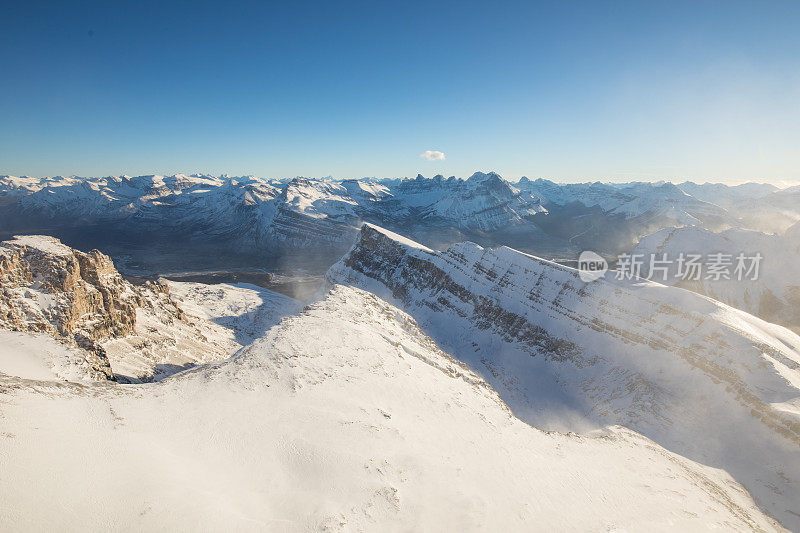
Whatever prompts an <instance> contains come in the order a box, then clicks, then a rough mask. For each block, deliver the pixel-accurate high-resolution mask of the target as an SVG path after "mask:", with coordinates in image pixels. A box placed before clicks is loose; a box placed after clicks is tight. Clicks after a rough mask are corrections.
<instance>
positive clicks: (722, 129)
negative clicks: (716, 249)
mask: <svg viewBox="0 0 800 533" xmlns="http://www.w3.org/2000/svg"><path fill="white" fill-rule="evenodd" d="M56 4H57V3H55V2H48V3H37V2H16V3H12V2H5V3H4V4H3V7H2V8H0V68H2V71H1V72H2V74H3V82H2V83H0V173H3V174H7V173H10V174H14V175H19V174H29V175H55V174H64V175H66V174H78V175H109V174H122V173H127V174H145V173H147V174H149V173H162V174H164V173H175V172H184V173H193V172H208V173H214V174H219V173H230V174H255V175H259V176H269V177H286V176H295V175H306V176H326V175H333V176H336V177H353V176H355V177H360V176H409V175H410V176H413V175H416V174H417V173H418V172H421V173H423V174H425V175H432V174H435V173H442V174H444V175H451V174H454V175H458V176H466V175H469V174H471V173H472V172H474V171H475V170H496V171H498V172H500V173H501V174H503V175H504V176H507V177H510V178H517V177H519V176H522V175H527V176H532V177H550V178H556V179H560V180H564V181H575V180H588V179H604V180H624V181H627V180H631V179H659V178H664V179H684V178H692V179H695V180H700V181H704V180H714V181H719V180H728V181H741V180H746V179H755V180H768V181H780V180H788V181H800V149H798V147H800V31H798V29H797V28H798V27H800V2H786V3H782V2H771V1H766V2H736V1H726V2H705V1H699V0H698V1H694V2H685V3H684V2H658V3H655V2H653V3H647V2H601V1H592V2H546V3H535V2H520V3H503V2H491V3H489V2H486V3H473V2H463V1H462V2H426V3H411V2H408V3H399V2H364V3H351V2H326V3H305V2H286V3H269V2H252V3H237V2H229V3H225V4H222V3H205V2H154V3H149V2H127V3H117V2H98V3H72V2H62V3H58V5H56ZM112 4H113V5H112ZM426 150H438V151H441V152H443V153H444V154H445V159H443V160H441V159H440V160H433V161H431V160H427V159H424V158H422V157H420V154H422V153H423V152H424V151H426Z"/></svg>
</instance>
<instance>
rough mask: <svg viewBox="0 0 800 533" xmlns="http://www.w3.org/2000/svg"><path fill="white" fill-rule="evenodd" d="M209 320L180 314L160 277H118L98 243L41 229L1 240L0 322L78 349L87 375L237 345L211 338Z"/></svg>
mask: <svg viewBox="0 0 800 533" xmlns="http://www.w3.org/2000/svg"><path fill="white" fill-rule="evenodd" d="M206 326H208V327H206ZM213 326H214V325H213V324H210V325H207V324H205V323H204V321H202V320H200V319H196V318H195V319H191V318H189V317H187V316H186V315H185V313H184V312H183V310H182V309H181V308H180V307H179V306H178V305H177V304H176V302H175V301H174V299H172V298H171V297H170V294H169V287H168V286H167V285H166V284H164V283H161V282H155V283H152V282H148V283H146V284H145V285H143V286H134V285H132V284H131V283H129V282H127V281H125V279H124V278H123V277H122V276H121V275H120V274H119V272H117V270H116V268H114V264H113V262H112V261H111V259H110V258H109V257H108V256H106V255H104V254H102V253H100V252H99V251H97V250H92V251H91V252H89V253H84V252H81V251H78V250H74V249H72V248H70V247H68V246H65V245H63V244H61V242H59V241H58V240H57V239H54V238H52V237H43V236H20V237H16V238H15V239H13V240H10V241H5V242H3V243H0V327H2V328H6V329H9V330H12V331H23V332H38V333H44V334H48V335H51V336H53V337H55V338H56V339H58V340H59V341H61V342H62V343H66V344H68V345H71V346H75V347H78V348H80V349H82V351H83V353H84V354H85V356H84V358H85V364H84V365H83V366H85V367H86V369H87V377H88V378H89V379H109V380H114V379H117V378H121V379H122V380H123V381H129V380H134V381H138V380H143V379H144V380H147V379H152V378H154V377H158V376H161V375H166V374H167V373H169V372H171V371H173V372H174V371H175V370H177V369H180V368H181V367H185V365H187V364H194V363H196V362H202V361H207V360H214V359H221V358H224V357H226V356H227V355H229V353H230V352H231V351H233V350H234V349H235V348H236V347H235V346H233V345H232V344H231V343H230V342H221V343H217V342H214V341H213V339H211V338H210V337H212V335H211V334H209V331H207V330H208V328H212V327H213ZM211 333H213V332H211ZM112 367H113V368H112ZM118 367H119V368H121V369H122V371H124V373H123V375H121V376H120V375H115V373H116V374H119V370H117V368H118Z"/></svg>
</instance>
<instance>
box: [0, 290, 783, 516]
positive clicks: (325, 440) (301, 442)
mask: <svg viewBox="0 0 800 533" xmlns="http://www.w3.org/2000/svg"><path fill="white" fill-rule="evenodd" d="M2 388H3V391H4V394H3V396H2V397H3V403H2V413H3V417H2V419H0V427H1V428H2V433H1V434H2V437H1V438H2V441H0V443H2V444H0V446H2V454H0V470H1V471H2V472H3V476H2V481H0V500H2V501H3V505H2V506H0V520H2V523H4V524H5V525H6V526H7V527H9V528H10V529H17V530H19V529H48V530H53V529H70V528H72V527H75V526H78V525H80V527H81V528H82V529H93V530H100V529H102V530H120V529H127V528H129V527H130V526H131V525H132V524H135V525H136V527H137V528H141V529H159V530H187V531H188V530H197V529H201V530H221V529H225V530H265V529H266V530H280V531H309V530H320V529H324V530H365V529H366V530H381V531H384V530H438V531H442V530H449V531H454V530H475V531H477V530H486V529H492V530H501V529H511V530H527V529H531V528H533V529H541V530H564V529H573V530H599V529H604V530H611V529H626V528H634V529H649V530H666V529H675V528H678V529H706V528H714V527H716V528H724V529H728V530H751V529H762V530H774V529H776V528H778V526H777V524H775V523H774V522H773V521H772V520H771V519H769V518H767V517H765V516H764V515H763V514H762V513H761V511H760V510H759V509H758V508H757V507H756V506H755V504H754V503H753V501H752V500H751V499H750V497H749V496H748V494H747V493H746V492H745V491H744V490H743V489H742V488H741V487H740V486H739V485H738V484H737V483H736V482H735V481H734V480H733V479H731V477H730V476H729V475H728V474H726V473H725V472H723V471H721V470H718V469H714V468H709V467H707V466H701V465H699V464H697V463H694V462H692V461H690V460H687V459H684V458H682V457H679V456H677V455H675V454H673V453H670V452H668V451H666V450H664V449H663V448H661V447H660V446H658V445H657V444H655V443H653V442H652V441H649V440H647V439H645V438H644V437H642V436H640V435H638V434H636V433H634V432H632V431H630V430H626V429H623V428H616V427H614V428H608V430H607V431H605V432H603V433H598V434H593V435H586V436H578V435H567V434H560V433H552V432H550V433H548V432H543V431H540V430H537V429H535V428H533V427H531V426H528V425H526V424H525V423H523V422H521V421H519V420H518V419H516V418H514V417H513V416H512V414H511V413H510V411H509V410H508V409H507V408H506V407H505V405H504V404H503V402H502V401H501V400H500V398H499V397H498V396H497V395H496V394H495V393H494V392H493V391H492V389H491V388H490V387H489V386H488V385H487V384H486V383H485V382H484V381H483V380H482V379H481V378H480V377H478V376H477V375H475V374H473V373H472V372H471V371H469V370H468V369H466V368H465V367H464V366H463V365H462V364H460V363H458V362H456V361H455V360H453V359H452V358H450V357H448V356H447V355H446V354H444V353H443V352H441V351H440V350H439V349H437V348H436V346H435V344H434V343H433V342H432V341H431V340H430V339H429V338H428V337H427V336H425V335H424V334H423V333H422V332H421V331H420V330H419V329H418V328H417V327H416V325H415V323H414V321H413V320H412V319H411V317H409V316H408V315H406V314H405V313H403V312H401V311H399V310H398V309H396V308H394V307H392V306H391V305H389V304H387V303H385V302H383V301H381V300H380V299H378V298H377V297H375V296H374V295H371V294H369V293H366V292H364V291H361V290H359V289H355V288H352V287H345V286H336V287H333V288H332V290H331V292H330V293H329V294H328V295H327V296H326V297H325V299H323V300H322V301H321V302H319V303H317V304H314V305H312V306H310V307H308V308H307V309H306V310H305V311H303V312H302V313H301V314H300V315H298V316H295V317H292V318H288V319H285V320H284V321H283V322H281V324H280V325H278V326H276V327H275V328H273V329H271V330H270V331H269V332H268V333H267V334H266V335H265V336H264V337H263V338H261V339H259V340H258V341H256V342H255V343H254V344H252V345H251V346H249V347H248V348H246V349H244V350H243V351H241V352H239V353H238V354H237V356H236V357H234V358H233V359H232V360H230V361H229V362H226V363H222V364H217V365H211V366H206V367H203V368H200V369H198V370H195V371H191V372H186V373H183V374H180V375H178V376H176V377H174V378H172V379H168V380H166V381H163V382H160V383H155V384H145V385H140V386H125V387H120V386H113V385H96V386H88V385H77V384H64V383H55V382H44V381H30V380H21V379H12V378H8V377H2ZM32 420H35V423H34V424H32V423H31V421H32ZM53 450H58V453H53Z"/></svg>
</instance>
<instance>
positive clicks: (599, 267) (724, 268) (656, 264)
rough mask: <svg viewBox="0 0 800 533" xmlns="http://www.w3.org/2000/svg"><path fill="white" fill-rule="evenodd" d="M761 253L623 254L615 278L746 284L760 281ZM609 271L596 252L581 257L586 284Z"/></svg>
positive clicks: (582, 254) (579, 259) (615, 266)
mask: <svg viewBox="0 0 800 533" xmlns="http://www.w3.org/2000/svg"><path fill="white" fill-rule="evenodd" d="M763 259H764V256H762V255H761V254H760V253H758V252H756V253H751V254H746V253H744V252H742V253H739V254H735V255H734V254H726V253H720V252H716V253H709V254H705V255H704V254H694V253H683V252H681V253H680V254H678V255H677V257H669V256H668V255H667V254H666V253H658V254H649V255H648V254H621V255H619V256H618V257H617V260H616V263H615V265H614V270H613V273H614V277H615V279H619V280H623V279H629V280H634V279H646V280H651V281H661V282H667V281H669V280H674V281H704V280H707V281H723V280H735V281H743V280H750V281H756V280H758V276H759V273H760V268H761V262H762V260H763ZM607 270H609V265H608V262H607V261H606V260H605V259H603V258H602V257H601V256H600V255H598V254H597V253H595V252H591V251H588V250H587V251H585V252H581V255H580V256H579V257H578V271H579V272H578V273H579V275H580V278H581V279H582V280H583V281H587V282H588V281H595V280H598V279H600V278H601V277H603V274H605V273H606V271H607Z"/></svg>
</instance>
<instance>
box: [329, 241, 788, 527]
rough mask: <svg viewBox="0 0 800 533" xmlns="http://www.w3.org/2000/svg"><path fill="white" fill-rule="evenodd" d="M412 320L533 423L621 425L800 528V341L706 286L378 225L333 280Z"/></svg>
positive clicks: (567, 427)
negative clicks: (437, 244)
mask: <svg viewBox="0 0 800 533" xmlns="http://www.w3.org/2000/svg"><path fill="white" fill-rule="evenodd" d="M328 277H329V279H330V280H331V281H333V282H337V283H346V284H351V285H355V286H358V287H361V288H363V289H366V290H369V291H371V292H373V293H375V294H377V295H378V296H380V297H382V298H384V299H386V300H387V301H390V302H394V303H396V305H398V306H399V307H401V308H402V309H404V310H405V311H406V312H408V313H409V314H411V315H412V316H414V318H415V319H416V320H417V321H418V322H419V324H420V326H421V328H422V329H423V330H424V331H425V332H426V333H427V334H428V335H430V336H431V337H432V338H433V340H434V341H436V342H437V343H438V345H439V346H440V347H441V348H442V349H444V350H445V351H447V352H448V353H449V354H451V355H452V356H454V357H456V358H458V359H459V360H461V361H463V362H465V363H467V364H469V365H470V366H471V368H472V369H474V370H476V371H478V372H480V373H481V374H482V375H483V376H484V378H485V379H487V381H488V382H489V383H490V384H491V385H492V387H494V388H495V390H497V392H498V393H499V394H500V396H501V397H502V398H503V399H504V400H505V401H506V403H508V404H509V406H510V407H511V408H512V409H513V411H514V413H515V414H516V415H517V416H519V417H520V418H521V419H522V420H525V421H528V422H530V423H531V424H532V425H534V426H537V427H541V428H546V429H558V430H575V431H583V430H587V429H591V428H593V427H602V426H605V425H609V424H620V425H624V426H626V427H629V428H631V429H634V430H636V431H639V432H641V433H642V434H644V435H645V436H647V437H649V438H651V439H653V440H654V441H655V442H657V443H658V444H660V445H662V446H664V447H665V448H667V449H669V450H671V451H673V452H676V453H679V454H681V455H683V456H685V457H688V458H691V459H693V460H696V461H698V462H701V463H703V464H707V465H711V466H714V467H717V468H721V469H724V470H726V471H727V472H729V473H730V474H731V475H732V476H733V477H734V478H735V479H736V480H737V481H739V482H740V483H742V484H743V485H744V486H745V487H746V488H747V489H748V490H749V491H750V493H751V494H752V495H753V496H754V497H755V499H756V501H757V502H759V504H760V505H761V506H763V508H764V509H766V510H768V512H770V513H771V514H773V515H774V516H776V517H778V518H779V519H780V520H781V521H782V522H783V523H784V524H785V525H788V526H789V527H791V528H793V529H800V371H799V370H798V369H799V368H800V354H799V353H798V350H799V349H800V336H798V335H796V334H795V333H793V332H791V331H789V330H787V329H785V328H783V327H780V326H776V325H774V324H770V323H767V322H764V321H763V320H760V319H758V318H755V317H753V316H751V315H748V314H746V313H744V312H742V311H738V310H735V309H733V308H731V307H728V306H726V305H724V304H720V303H718V302H716V301H714V300H711V299H709V298H706V297H703V296H700V295H698V294H695V293H693V292H690V291H687V290H683V289H678V288H674V287H666V286H663V285H659V284H657V283H651V282H647V281H642V280H638V279H637V280H616V279H614V274H613V273H610V272H609V273H607V274H606V276H605V278H603V279H601V280H598V281H595V282H588V283H587V282H583V281H581V279H580V278H579V276H578V272H577V271H576V270H574V269H570V268H567V267H564V266H561V265H557V264H555V263H551V262H548V261H544V260H541V259H538V258H536V257H533V256H529V255H525V254H522V253H520V252H517V251H515V250H512V249H510V248H505V247H503V248H499V249H495V250H489V249H483V248H481V247H480V246H477V245H475V244H472V243H462V244H458V245H454V246H452V247H450V248H449V249H448V250H446V251H444V252H435V251H432V250H429V249H427V248H425V247H423V246H420V245H418V244H416V243H414V242H411V241H409V240H407V239H404V238H403V237H400V236H398V235H395V234H392V233H390V232H387V231H385V230H382V229H380V228H377V227H375V226H369V225H367V226H365V227H364V228H363V229H362V232H361V237H360V240H359V241H358V242H357V243H356V245H355V246H354V247H353V249H352V250H351V251H350V252H349V253H348V254H347V255H346V256H345V257H344V258H343V259H342V260H341V261H340V262H339V263H337V264H336V265H334V266H333V267H332V268H331V270H330V271H329V273H328Z"/></svg>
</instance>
